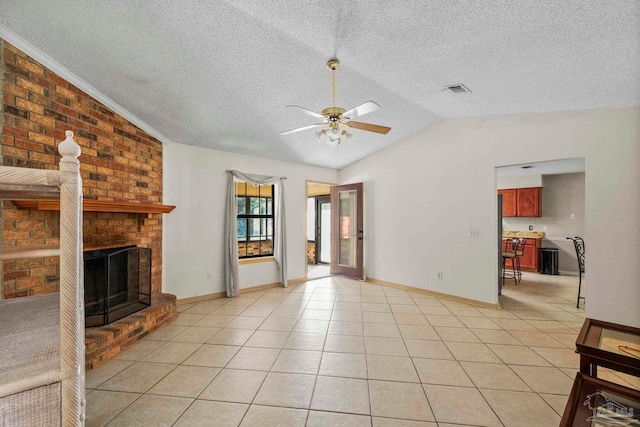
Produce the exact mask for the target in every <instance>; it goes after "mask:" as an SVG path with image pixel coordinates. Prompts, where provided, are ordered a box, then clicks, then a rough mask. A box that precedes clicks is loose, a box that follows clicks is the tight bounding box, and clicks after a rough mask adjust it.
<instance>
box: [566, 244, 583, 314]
mask: <svg viewBox="0 0 640 427" xmlns="http://www.w3.org/2000/svg"><path fill="white" fill-rule="evenodd" d="M567 239H568V240H571V241H573V246H574V247H575V249H576V258H578V271H579V274H580V281H579V282H578V302H577V303H576V308H580V299H584V297H581V296H580V291H581V290H582V275H583V274H584V271H585V270H584V239H583V238H582V237H578V236H576V237H574V238H571V237H567ZM585 301H586V300H585Z"/></svg>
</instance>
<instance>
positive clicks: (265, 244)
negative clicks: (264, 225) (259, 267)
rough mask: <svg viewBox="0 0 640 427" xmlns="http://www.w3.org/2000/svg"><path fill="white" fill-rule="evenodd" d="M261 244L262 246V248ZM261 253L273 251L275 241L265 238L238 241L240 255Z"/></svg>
mask: <svg viewBox="0 0 640 427" xmlns="http://www.w3.org/2000/svg"><path fill="white" fill-rule="evenodd" d="M260 246H262V249H261V248H260ZM261 251H262V252H261ZM260 253H273V242H272V241H271V240H263V241H262V242H249V243H245V242H239V243H238V256H241V257H242V256H247V255H260Z"/></svg>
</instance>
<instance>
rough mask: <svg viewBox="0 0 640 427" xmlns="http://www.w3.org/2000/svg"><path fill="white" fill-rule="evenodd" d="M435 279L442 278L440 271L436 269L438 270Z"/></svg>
mask: <svg viewBox="0 0 640 427" xmlns="http://www.w3.org/2000/svg"><path fill="white" fill-rule="evenodd" d="M436 279H438V280H442V271H438V272H437V273H436Z"/></svg>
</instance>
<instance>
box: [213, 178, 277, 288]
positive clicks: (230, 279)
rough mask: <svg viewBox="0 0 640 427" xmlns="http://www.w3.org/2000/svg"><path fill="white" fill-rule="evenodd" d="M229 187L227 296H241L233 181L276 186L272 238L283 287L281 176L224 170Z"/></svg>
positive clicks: (226, 250) (225, 257)
mask: <svg viewBox="0 0 640 427" xmlns="http://www.w3.org/2000/svg"><path fill="white" fill-rule="evenodd" d="M227 173H228V175H229V185H228V188H227V209H226V212H225V251H224V267H225V271H224V277H225V283H226V287H227V297H237V296H238V295H240V288H239V286H238V283H239V281H238V235H237V234H238V229H237V227H238V225H237V221H236V220H237V217H238V207H237V206H236V194H235V193H236V192H235V187H234V181H235V179H238V180H240V181H246V182H249V183H251V184H254V185H264V184H273V185H274V186H275V199H276V200H275V205H274V209H275V218H274V221H275V224H274V227H275V235H274V242H273V257H274V258H275V261H276V266H277V267H278V271H279V276H280V281H281V282H282V286H284V287H285V288H286V287H287V256H286V254H287V248H286V242H287V240H286V239H287V236H286V232H285V215H284V180H285V179H287V178H285V177H282V176H266V175H254V174H248V173H242V172H239V171H237V170H231V171H227Z"/></svg>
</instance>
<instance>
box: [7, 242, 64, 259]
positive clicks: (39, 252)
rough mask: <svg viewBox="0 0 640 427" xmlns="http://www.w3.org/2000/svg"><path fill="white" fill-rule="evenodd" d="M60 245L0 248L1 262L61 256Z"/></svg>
mask: <svg viewBox="0 0 640 427" xmlns="http://www.w3.org/2000/svg"><path fill="white" fill-rule="evenodd" d="M59 255H60V247H59V246H58V245H33V246H5V247H0V261H7V260H15V259H26V258H41V257H46V256H59Z"/></svg>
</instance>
